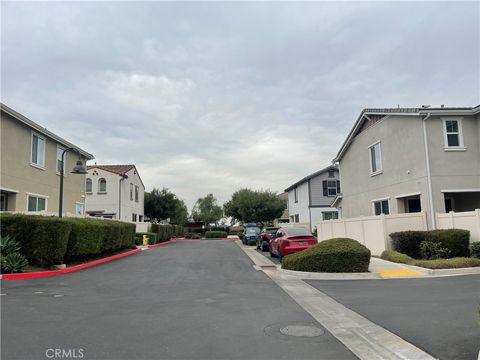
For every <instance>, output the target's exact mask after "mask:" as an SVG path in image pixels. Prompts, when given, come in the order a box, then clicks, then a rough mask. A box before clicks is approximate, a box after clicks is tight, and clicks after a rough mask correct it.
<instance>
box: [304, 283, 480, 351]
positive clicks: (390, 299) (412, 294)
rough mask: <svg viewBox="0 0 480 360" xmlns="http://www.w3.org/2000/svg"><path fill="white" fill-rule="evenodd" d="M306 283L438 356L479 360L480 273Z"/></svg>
mask: <svg viewBox="0 0 480 360" xmlns="http://www.w3.org/2000/svg"><path fill="white" fill-rule="evenodd" d="M307 282H308V283H309V284H310V285H312V286H314V287H316V288H317V289H319V290H320V291H322V292H324V293H325V294H327V295H328V296H330V297H332V298H334V299H335V300H337V301H338V302H339V303H341V304H342V305H344V306H346V307H348V308H350V309H352V310H353V311H355V312H357V313H359V314H360V315H363V316H364V317H366V318H367V319H369V320H370V321H373V322H374V323H377V324H378V325H380V326H382V327H384V328H386V329H388V330H390V331H391V332H393V333H395V334H397V335H399V336H400V337H402V338H403V339H405V340H407V341H408V342H410V343H412V344H413V345H415V346H417V347H419V348H421V349H423V350H425V351H426V352H428V353H429V354H431V355H433V356H435V357H438V358H440V359H459V360H460V359H465V360H467V359H468V360H476V359H477V356H478V351H479V349H480V323H479V322H478V321H477V318H476V308H477V306H478V305H479V303H480V276H479V275H468V276H466V275H465V276H455V277H439V278H430V279H427V278H424V279H391V280H357V281H348V280H343V281H320V280H312V281H307Z"/></svg>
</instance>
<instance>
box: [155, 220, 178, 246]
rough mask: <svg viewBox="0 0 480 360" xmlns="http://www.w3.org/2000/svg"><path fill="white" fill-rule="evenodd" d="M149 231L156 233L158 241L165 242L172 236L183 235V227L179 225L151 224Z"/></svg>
mask: <svg viewBox="0 0 480 360" xmlns="http://www.w3.org/2000/svg"><path fill="white" fill-rule="evenodd" d="M151 232H153V233H156V234H157V238H158V242H159V243H161V242H165V241H168V240H170V238H172V237H182V236H184V235H185V228H184V227H183V226H179V225H160V224H152V230H151Z"/></svg>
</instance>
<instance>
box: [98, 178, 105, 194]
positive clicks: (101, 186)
mask: <svg viewBox="0 0 480 360" xmlns="http://www.w3.org/2000/svg"><path fill="white" fill-rule="evenodd" d="M98 192H101V193H104V192H107V180H105V179H104V178H101V179H100V180H98Z"/></svg>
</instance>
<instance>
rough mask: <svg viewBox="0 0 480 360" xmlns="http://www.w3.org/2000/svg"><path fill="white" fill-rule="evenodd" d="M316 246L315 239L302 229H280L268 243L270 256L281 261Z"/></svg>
mask: <svg viewBox="0 0 480 360" xmlns="http://www.w3.org/2000/svg"><path fill="white" fill-rule="evenodd" d="M316 244H317V239H315V237H314V236H313V235H312V234H311V233H310V231H308V230H307V229H304V228H280V229H279V230H278V231H277V233H276V234H275V237H274V238H273V239H272V240H271V241H270V256H272V257H275V256H276V257H278V258H279V259H282V257H283V256H285V255H289V254H293V253H296V252H299V251H302V250H305V249H308V248H309V247H312V246H314V245H316Z"/></svg>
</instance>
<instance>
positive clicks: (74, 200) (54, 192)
mask: <svg viewBox="0 0 480 360" xmlns="http://www.w3.org/2000/svg"><path fill="white" fill-rule="evenodd" d="M0 110H1V121H0V133H1V159H0V161H1V167H0V176H1V178H0V200H1V201H0V211H11V212H29V213H49V214H50V213H52V214H55V213H57V214H58V208H59V194H60V170H61V164H62V161H61V156H62V153H63V151H64V150H65V149H68V148H74V149H76V150H77V151H74V150H68V151H67V152H66V153H65V159H64V160H65V161H64V173H65V175H64V188H63V213H64V214H72V215H73V214H76V215H79V216H83V215H84V209H85V205H84V204H85V193H84V188H85V186H84V184H85V175H77V174H75V175H74V174H71V173H70V171H71V170H72V169H73V168H74V166H75V164H76V162H77V160H78V159H79V158H80V160H82V161H83V163H84V164H85V162H86V161H87V160H91V159H93V158H94V157H93V155H92V154H90V153H88V152H86V151H85V150H82V149H80V148H79V147H78V146H75V145H73V144H72V143H70V142H68V141H67V140H65V139H62V138H61V137H60V136H58V135H56V134H54V133H53V132H51V131H49V130H47V129H45V128H44V127H42V126H41V125H39V124H37V123H36V122H33V121H32V120H30V119H28V118H27V117H25V116H24V115H22V114H20V113H18V112H17V111H15V110H13V109H12V108H10V107H8V106H6V105H5V104H0Z"/></svg>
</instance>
